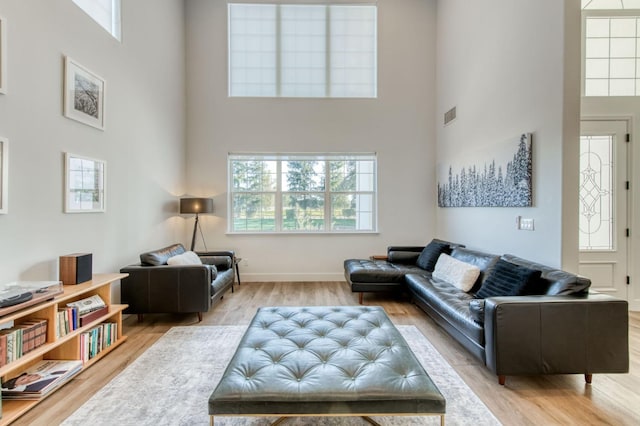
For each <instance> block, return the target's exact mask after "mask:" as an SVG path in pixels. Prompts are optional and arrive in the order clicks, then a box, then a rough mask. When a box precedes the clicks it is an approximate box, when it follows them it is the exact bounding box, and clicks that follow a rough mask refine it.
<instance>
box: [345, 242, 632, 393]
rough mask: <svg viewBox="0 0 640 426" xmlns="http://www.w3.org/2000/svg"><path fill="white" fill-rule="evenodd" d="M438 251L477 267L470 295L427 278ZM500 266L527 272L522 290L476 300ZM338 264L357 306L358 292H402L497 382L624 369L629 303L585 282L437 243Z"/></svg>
mask: <svg viewBox="0 0 640 426" xmlns="http://www.w3.org/2000/svg"><path fill="white" fill-rule="evenodd" d="M434 245H435V246H438V247H440V249H441V251H440V252H438V251H437V250H436V252H435V253H427V255H430V257H431V258H430V259H429V258H428V257H429V256H425V252H427V251H429V249H428V247H432V248H433V246H434ZM432 252H433V249H432ZM441 253H445V254H449V255H450V257H451V258H453V259H455V260H458V261H462V262H464V263H465V264H466V265H475V266H477V268H478V269H479V275H478V277H477V280H476V281H475V282H474V283H472V284H473V286H472V288H471V290H469V291H463V290H461V289H460V288H458V287H456V286H455V285H452V284H450V283H448V282H446V281H444V280H442V279H439V278H435V277H434V276H433V270H434V265H435V264H436V262H437V259H438V256H439V255H440V254H441ZM425 259H426V260H428V262H426V263H425ZM502 265H509V266H508V268H514V269H517V270H529V271H533V272H534V273H533V274H531V276H530V277H529V280H528V284H527V287H526V290H525V291H522V289H521V291H520V293H519V294H518V295H510V296H499V295H497V296H491V297H486V298H478V297H477V295H478V293H479V292H480V293H482V292H481V291H480V289H481V288H482V286H483V284H486V285H487V287H488V286H489V285H488V277H491V278H489V280H490V281H492V282H493V281H495V278H494V277H495V276H496V275H497V271H496V269H497V268H498V266H500V267H501V268H502ZM425 266H426V268H425ZM344 267H345V277H346V279H347V282H348V283H349V285H350V286H351V289H352V291H354V292H360V295H361V299H360V300H361V303H362V292H375V291H389V290H403V291H407V292H408V293H409V294H410V296H411V297H412V299H413V301H414V303H415V304H416V305H417V306H419V307H420V308H422V309H423V310H424V311H425V312H426V313H427V314H429V316H430V317H431V318H432V319H433V320H434V321H435V322H436V323H437V324H439V325H440V326H441V327H442V328H444V329H445V330H446V331H447V332H448V333H449V334H450V335H451V336H452V337H453V338H454V339H455V340H457V341H458V342H459V343H460V344H462V345H463V346H464V347H465V348H466V349H467V350H469V351H470V352H471V353H472V354H473V355H474V356H475V357H477V358H478V359H479V360H481V361H482V362H483V363H484V364H485V365H486V366H487V367H488V368H489V369H490V370H491V371H492V372H493V373H495V374H496V375H498V379H499V382H500V384H504V383H505V378H506V376H508V375H537V374H584V375H585V379H586V381H587V382H588V383H590V382H591V376H592V374H594V373H626V372H628V370H629V343H628V331H629V325H628V304H627V302H626V301H625V300H621V299H618V298H615V297H612V296H609V295H605V294H597V293H593V292H589V286H590V285H591V282H590V280H588V279H587V278H584V277H580V276H577V275H575V274H572V273H569V272H566V271H562V270H558V269H555V268H551V267H548V266H545V265H540V264H537V263H534V262H530V261H527V260H524V259H521V258H519V257H516V256H513V255H504V256H497V255H494V254H490V253H484V252H481V251H476V250H470V249H467V248H465V247H464V246H462V245H459V244H452V243H449V242H445V241H441V240H434V241H432V242H431V243H430V244H429V245H428V246H427V248H425V247H415V246H411V247H402V246H393V247H389V248H388V251H387V258H386V260H367V259H348V260H345V262H344ZM537 271H539V272H537ZM514 280H516V279H515V278H514ZM507 281H508V280H507Z"/></svg>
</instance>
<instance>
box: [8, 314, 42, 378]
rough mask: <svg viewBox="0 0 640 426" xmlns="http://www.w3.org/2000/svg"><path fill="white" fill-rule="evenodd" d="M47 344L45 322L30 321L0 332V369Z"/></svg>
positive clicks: (40, 320)
mask: <svg viewBox="0 0 640 426" xmlns="http://www.w3.org/2000/svg"><path fill="white" fill-rule="evenodd" d="M46 342H47V320H46V319H30V320H27V321H24V322H22V323H20V324H17V325H15V326H14V327H11V328H7V329H3V330H0V367H2V366H3V365H6V364H8V363H10V362H12V361H15V360H16V359H18V358H20V357H22V356H23V355H24V354H26V353H29V352H31V351H32V350H34V349H35V348H37V347H39V346H42V345H44V344H45V343H46Z"/></svg>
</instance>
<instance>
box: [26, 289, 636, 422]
mask: <svg viewBox="0 0 640 426" xmlns="http://www.w3.org/2000/svg"><path fill="white" fill-rule="evenodd" d="M357 304H358V299H357V296H355V295H354V294H352V293H351V291H350V289H349V287H348V286H347V284H346V283H344V282H305V283H291V282H274V283H249V282H246V283H243V284H242V285H240V286H235V292H234V293H231V292H228V293H227V294H226V295H225V297H224V299H223V300H222V301H221V302H219V303H218V304H217V305H216V306H215V307H214V308H213V309H212V310H210V311H209V312H208V313H205V314H204V316H203V320H202V322H200V323H198V319H197V316H196V315H169V314H156V315H150V314H148V315H145V316H144V321H143V322H141V323H138V322H137V318H136V316H135V315H133V316H129V317H127V318H126V319H125V321H124V333H125V334H127V335H128V336H129V338H128V340H127V341H126V342H125V343H124V344H123V345H121V346H120V347H118V348H117V349H115V350H114V351H113V352H112V353H111V354H109V356H107V357H105V358H103V359H102V360H101V361H100V362H99V363H97V364H96V365H95V366H93V367H92V368H90V369H88V370H86V371H85V372H83V373H82V374H80V375H79V376H77V377H76V378H74V379H73V380H72V381H71V382H70V383H69V384H67V385H66V386H64V387H63V388H62V389H60V390H59V391H58V392H56V393H55V394H53V395H51V396H50V397H49V398H47V399H46V400H45V401H43V402H42V403H41V404H39V405H38V406H36V407H35V408H33V409H32V410H31V411H29V412H28V413H27V414H26V415H24V416H23V417H22V418H21V419H19V420H18V421H17V422H15V423H14V424H16V425H47V426H48V425H53V424H58V423H60V422H61V421H62V420H64V419H65V418H66V417H67V416H69V415H70V414H71V413H72V412H73V411H74V410H76V409H77V408H78V407H80V406H81V405H82V404H83V403H84V402H85V401H86V400H87V399H89V397H91V395H93V394H94V393H95V392H97V391H98V390H99V389H100V388H101V387H103V386H104V385H105V384H107V383H108V382H109V381H110V380H111V379H112V378H113V377H115V375H117V374H118V373H120V372H121V371H122V370H123V369H124V368H126V367H127V366H128V365H129V364H131V362H133V361H134V360H135V359H136V358H137V357H138V356H140V354H142V353H143V352H144V351H145V350H146V349H148V348H149V347H150V346H151V345H153V343H154V342H155V341H157V340H158V339H159V338H160V337H161V336H162V335H163V334H164V333H165V332H166V331H168V330H169V329H170V328H171V327H173V326H177V325H183V326H199V325H246V324H248V323H249V321H250V320H251V318H252V317H253V316H254V314H255V312H256V309H258V308H259V307H260V306H287V305H288V306H305V305H357ZM365 304H367V305H380V306H382V307H384V308H385V310H386V311H387V313H388V314H389V316H390V317H391V319H392V320H393V322H394V323H395V324H398V325H415V326H416V327H417V328H418V329H419V330H420V331H421V332H422V333H423V334H424V335H425V336H427V337H428V338H429V340H430V341H431V342H432V343H433V345H434V346H435V347H436V349H438V351H439V352H440V353H441V354H442V356H443V357H444V358H445V359H446V360H447V362H449V364H451V365H452V366H453V367H454V369H455V370H456V371H457V373H458V374H459V375H460V377H462V379H463V380H464V381H465V382H466V383H467V384H468V385H469V387H470V388H471V389H472V390H473V391H474V392H475V393H476V394H477V395H478V396H479V397H480V399H482V401H484V403H485V404H486V405H487V407H489V409H490V410H491V411H492V412H493V413H494V415H495V416H496V417H497V418H498V419H499V420H500V421H501V422H502V423H504V424H505V425H568V424H572V425H591V424H593V425H596V424H597V425H637V424H640V313H637V312H634V313H630V315H629V341H630V345H631V347H630V351H629V353H630V357H631V371H630V373H629V374H596V375H594V377H593V384H591V385H587V384H585V382H584V378H583V376H582V375H554V376H533V377H526V376H524V377H514V376H509V377H508V379H507V384H506V386H500V385H499V384H498V381H497V378H496V377H495V376H494V375H493V374H492V373H491V372H490V371H489V370H487V368H486V367H484V365H482V364H481V363H480V362H479V361H478V360H477V359H476V358H474V357H473V356H472V355H471V354H470V353H469V352H468V351H467V350H466V349H464V348H463V347H462V346H461V345H459V344H458V343H457V342H455V341H454V340H453V339H451V338H450V337H449V335H448V334H447V333H446V332H445V331H444V330H442V329H441V328H440V327H439V326H438V325H437V324H435V323H434V322H433V321H432V320H431V319H430V318H429V316H428V315H427V314H426V313H424V312H423V311H422V310H420V309H419V308H418V307H416V306H415V305H413V304H411V303H410V302H409V301H408V300H407V298H406V297H403V296H402V295H394V294H377V295H370V294H367V295H365ZM203 409H206V406H205V407H203Z"/></svg>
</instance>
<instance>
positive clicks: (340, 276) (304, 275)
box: [240, 268, 345, 282]
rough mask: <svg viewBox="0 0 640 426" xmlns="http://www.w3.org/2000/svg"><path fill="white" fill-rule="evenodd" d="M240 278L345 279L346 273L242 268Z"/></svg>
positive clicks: (259, 279)
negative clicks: (257, 270) (271, 270)
mask: <svg viewBox="0 0 640 426" xmlns="http://www.w3.org/2000/svg"><path fill="white" fill-rule="evenodd" d="M240 279H241V280H242V282H245V281H246V282H274V281H282V282H291V281H343V282H344V281H345V279H344V274H341V273H326V272H317V273H313V272H310V273H259V272H254V273H251V272H243V271H242V268H241V269H240Z"/></svg>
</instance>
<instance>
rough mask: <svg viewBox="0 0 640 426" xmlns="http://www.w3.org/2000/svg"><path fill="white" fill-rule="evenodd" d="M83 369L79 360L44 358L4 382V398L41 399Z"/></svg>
mask: <svg viewBox="0 0 640 426" xmlns="http://www.w3.org/2000/svg"><path fill="white" fill-rule="evenodd" d="M81 369H82V361H79V360H51V359H44V360H42V361H40V362H39V363H37V364H35V365H33V366H32V367H31V368H29V369H28V370H26V371H23V372H22V373H20V374H18V375H16V376H13V377H11V378H9V379H8V380H6V381H3V382H2V399H40V398H42V397H43V396H45V395H46V394H48V393H49V392H51V391H52V390H54V389H55V388H57V387H59V386H62V385H63V384H65V383H66V382H68V381H69V380H70V379H71V378H72V377H73V376H74V375H76V374H77V373H78V372H80V370H81Z"/></svg>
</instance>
